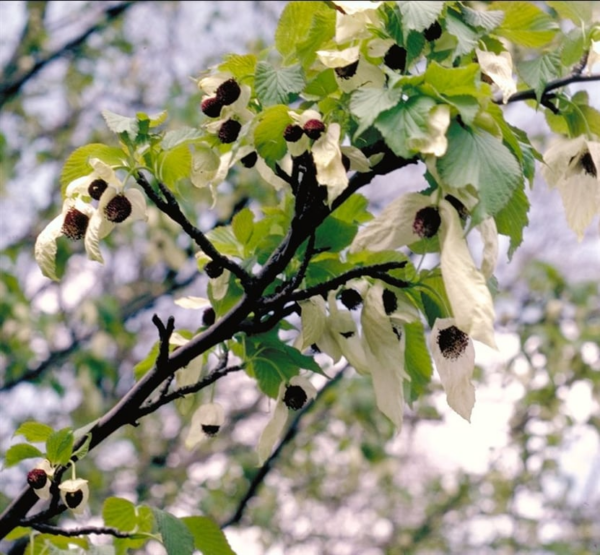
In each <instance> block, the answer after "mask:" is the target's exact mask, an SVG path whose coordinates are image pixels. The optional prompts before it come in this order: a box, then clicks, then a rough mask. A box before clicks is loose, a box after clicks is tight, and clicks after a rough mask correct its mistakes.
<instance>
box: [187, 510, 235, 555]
mask: <svg viewBox="0 0 600 555" xmlns="http://www.w3.org/2000/svg"><path fill="white" fill-rule="evenodd" d="M181 522H183V523H184V524H185V525H186V526H187V528H188V530H189V531H190V532H191V533H192V536H193V537H194V547H195V548H196V549H198V550H199V551H200V552H201V553H202V555H236V554H235V552H234V551H233V550H232V549H231V546H230V545H229V542H228V541H227V537H226V536H225V534H224V533H223V531H222V530H221V529H220V528H219V525H218V524H217V523H216V522H214V521H213V520H211V519H210V518H207V517H205V516H187V517H183V518H182V519H181Z"/></svg>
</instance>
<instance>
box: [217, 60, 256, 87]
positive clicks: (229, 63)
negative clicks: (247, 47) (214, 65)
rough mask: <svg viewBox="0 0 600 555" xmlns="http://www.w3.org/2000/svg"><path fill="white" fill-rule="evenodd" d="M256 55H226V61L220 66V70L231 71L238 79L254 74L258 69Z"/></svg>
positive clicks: (241, 79)
mask: <svg viewBox="0 0 600 555" xmlns="http://www.w3.org/2000/svg"><path fill="white" fill-rule="evenodd" d="M256 61H257V60H256V56H255V55H254V54H244V55H239V54H229V55H227V56H225V62H224V63H222V64H221V65H220V66H219V70H220V71H223V72H229V73H231V74H232V75H233V76H234V77H235V79H237V80H238V81H243V80H244V79H245V78H246V77H248V76H250V75H252V76H253V75H254V72H255V71H256Z"/></svg>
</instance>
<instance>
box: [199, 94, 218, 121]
mask: <svg viewBox="0 0 600 555" xmlns="http://www.w3.org/2000/svg"><path fill="white" fill-rule="evenodd" d="M222 107H223V104H222V103H221V102H219V99H218V98H217V97H216V96H209V97H208V98H205V99H204V100H203V101H202V104H201V105H200V109H201V110H202V113H204V114H205V115H207V116H208V117H209V118H218V117H219V115H220V114H221V108H222Z"/></svg>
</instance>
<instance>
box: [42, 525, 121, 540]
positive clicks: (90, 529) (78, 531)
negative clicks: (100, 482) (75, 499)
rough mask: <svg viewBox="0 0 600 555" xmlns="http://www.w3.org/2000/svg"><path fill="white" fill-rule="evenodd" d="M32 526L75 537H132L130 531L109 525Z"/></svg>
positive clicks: (58, 534)
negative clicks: (73, 526)
mask: <svg viewBox="0 0 600 555" xmlns="http://www.w3.org/2000/svg"><path fill="white" fill-rule="evenodd" d="M31 527H32V528H33V529H34V530H37V531H38V532H42V533H44V534H52V535H53V536H65V537H67V538H74V537H76V536H90V535H104V536H114V537H115V538H130V537H131V533H130V532H122V531H121V530H117V529H116V528H109V527H108V526H82V527H81V528H70V529H68V530H66V529H65V528H59V527H58V526H51V525H50V524H41V523H37V524H32V525H31Z"/></svg>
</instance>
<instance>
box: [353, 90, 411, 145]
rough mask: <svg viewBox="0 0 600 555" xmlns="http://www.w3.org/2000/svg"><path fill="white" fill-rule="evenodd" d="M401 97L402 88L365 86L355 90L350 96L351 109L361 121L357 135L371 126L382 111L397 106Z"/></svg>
mask: <svg viewBox="0 0 600 555" xmlns="http://www.w3.org/2000/svg"><path fill="white" fill-rule="evenodd" d="M400 98H402V91H401V90H400V89H379V88H371V87H365V88H362V89H357V90H356V91H354V92H353V93H352V97H351V98H350V111H351V112H352V114H353V115H355V116H356V117H357V118H358V121H359V123H360V125H359V127H358V129H357V130H356V136H358V135H360V134H361V133H362V132H363V131H364V130H365V129H367V128H368V127H370V126H371V125H372V124H373V122H374V121H375V119H376V118H377V116H379V114H381V112H385V111H386V110H389V109H390V108H393V107H394V106H396V105H397V104H398V102H399V101H400Z"/></svg>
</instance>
